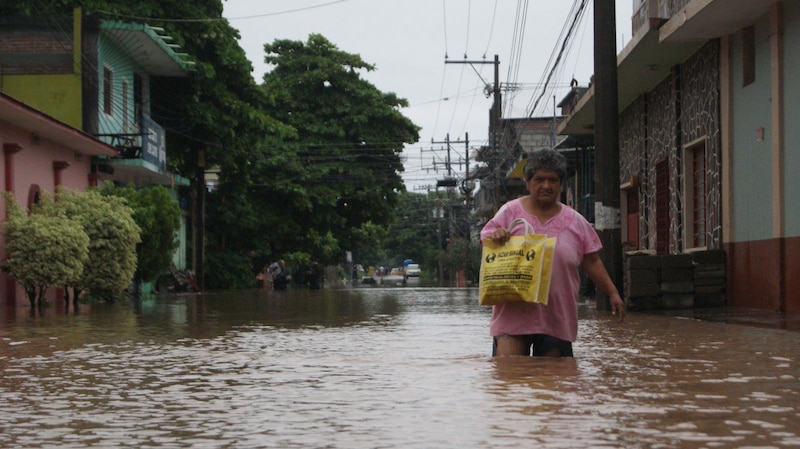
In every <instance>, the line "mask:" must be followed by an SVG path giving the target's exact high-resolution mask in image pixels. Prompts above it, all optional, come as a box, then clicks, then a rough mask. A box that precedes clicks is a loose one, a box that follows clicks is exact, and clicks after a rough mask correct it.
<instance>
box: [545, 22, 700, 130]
mask: <svg viewBox="0 0 800 449" xmlns="http://www.w3.org/2000/svg"><path fill="white" fill-rule="evenodd" d="M704 43H705V41H688V42H675V43H662V42H660V40H659V30H658V29H657V28H655V29H649V30H647V31H646V32H644V33H641V34H639V35H638V37H637V38H636V39H635V40H631V42H630V43H628V45H627V46H625V48H624V49H623V50H622V52H620V53H619V54H618V55H617V101H618V103H619V111H624V110H625V108H627V107H628V106H630V104H631V103H632V102H633V101H634V100H635V99H636V98H638V97H639V96H640V95H643V94H645V93H647V92H650V91H651V90H653V88H655V87H656V86H657V85H658V84H659V83H660V82H661V81H663V80H664V79H665V78H667V77H668V76H669V74H670V71H671V70H672V68H673V67H674V66H675V65H677V64H680V63H682V62H684V61H685V60H686V59H687V58H688V57H689V56H691V55H692V54H694V53H695V52H696V51H697V50H699V49H700V47H701V46H702V45H703V44H704ZM594 89H595V84H593V85H592V86H590V87H589V90H587V91H586V93H585V94H584V95H583V97H581V99H580V100H579V101H578V105H577V106H576V107H575V111H574V112H573V113H572V115H570V116H569V117H567V118H566V119H565V120H563V121H562V122H561V124H560V126H559V127H558V134H559V135H564V134H570V135H588V134H594V115H595V111H594V108H595V104H594Z"/></svg>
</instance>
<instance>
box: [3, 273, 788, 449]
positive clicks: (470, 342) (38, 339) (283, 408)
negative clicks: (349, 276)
mask: <svg viewBox="0 0 800 449" xmlns="http://www.w3.org/2000/svg"><path fill="white" fill-rule="evenodd" d="M476 302H477V292H476V291H475V290H472V289H461V290H456V289H431V288H421V287H420V288H415V287H406V288H385V289H384V288H374V287H372V288H358V289H349V290H346V289H342V290H333V289H328V290H321V291H307V290H295V291H288V292H282V293H276V292H266V291H248V292H221V293H215V294H207V295H200V296H193V295H186V296H169V297H159V298H147V299H144V300H142V301H140V302H135V303H133V304H115V305H94V306H92V307H91V308H90V309H89V308H87V309H86V310H84V309H82V310H81V313H80V314H77V315H70V314H64V313H63V312H56V311H54V312H52V313H46V314H44V315H42V316H36V317H30V316H28V315H27V314H25V313H23V314H21V315H20V314H16V313H15V314H14V318H13V319H10V318H4V320H3V323H4V324H3V327H2V328H0V372H2V378H0V413H1V414H2V416H4V422H3V424H2V427H3V429H2V433H0V447H55V446H58V447H86V446H91V445H95V446H100V447H125V446H134V447H237V448H239V447H276V448H277V447H281V448H300V447H303V448H305V447H331V448H339V447H342V448H361V447H364V448H374V447H412V448H413V447H416V448H452V447H533V446H541V447H548V448H574V447H624V448H627V447H648V448H651V447H655V448H659V447H663V448H666V447H688V448H695V447H696V448H701V447H704V448H705V447H709V448H711V447H748V446H749V447H785V446H797V445H800V437H798V434H797V431H796V429H797V428H800V426H798V424H800V415H798V413H797V411H796V404H797V403H798V399H800V398H798V395H800V382H799V381H798V377H797V372H798V370H797V361H796V355H797V354H798V350H799V349H800V341H798V339H797V338H796V336H797V334H796V333H791V332H787V331H781V330H771V329H758V328H749V327H742V326H730V325H724V324H718V323H707V322H698V321H689V320H680V319H676V318H671V317H665V316H650V315H639V314H633V315H630V316H629V320H628V321H627V322H626V323H624V324H622V325H618V324H617V323H616V322H615V321H614V320H613V318H612V317H611V316H610V315H607V314H602V313H601V314H598V313H597V312H595V311H594V309H593V307H592V306H591V305H587V306H585V307H582V308H581V314H580V335H579V340H578V342H577V343H576V344H575V345H574V349H575V354H576V357H575V358H574V359H551V358H542V359H539V358H536V359H533V358H527V357H505V358H497V359H492V358H491V357H489V354H490V352H491V340H490V338H489V337H488V320H489V310H488V309H487V308H483V307H480V306H477V305H476ZM59 310H60V309H59Z"/></svg>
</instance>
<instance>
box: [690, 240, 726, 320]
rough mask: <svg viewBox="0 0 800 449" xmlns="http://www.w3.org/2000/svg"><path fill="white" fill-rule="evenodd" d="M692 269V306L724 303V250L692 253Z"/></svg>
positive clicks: (720, 304) (709, 305) (716, 305)
mask: <svg viewBox="0 0 800 449" xmlns="http://www.w3.org/2000/svg"><path fill="white" fill-rule="evenodd" d="M692 262H693V265H694V267H693V270H694V306H695V307H720V306H724V305H725V251H723V250H712V251H702V252H697V253H694V254H692Z"/></svg>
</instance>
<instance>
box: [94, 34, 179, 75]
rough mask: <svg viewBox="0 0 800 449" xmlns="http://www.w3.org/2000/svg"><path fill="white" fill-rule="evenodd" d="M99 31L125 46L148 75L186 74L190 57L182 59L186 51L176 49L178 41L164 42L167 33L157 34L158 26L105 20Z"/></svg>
mask: <svg viewBox="0 0 800 449" xmlns="http://www.w3.org/2000/svg"><path fill="white" fill-rule="evenodd" d="M100 30H101V32H102V34H103V35H104V36H105V37H107V38H108V39H109V40H111V41H112V42H114V43H115V44H116V45H117V46H119V47H120V48H122V49H125V50H126V51H127V52H129V54H130V55H131V57H132V58H133V59H134V61H136V63H137V64H139V65H140V66H142V67H143V68H144V70H146V71H147V73H148V74H150V75H155V76H171V77H186V76H188V71H189V66H190V65H191V64H192V62H191V61H187V60H184V57H187V56H188V55H186V54H185V53H176V52H175V50H174V49H176V48H178V45H177V44H174V43H170V42H167V41H168V40H171V38H170V37H169V36H162V35H160V34H158V32H157V31H158V30H160V29H158V28H154V27H151V26H149V25H147V24H141V23H127V22H113V21H107V20H104V21H103V22H102V24H101V25H100Z"/></svg>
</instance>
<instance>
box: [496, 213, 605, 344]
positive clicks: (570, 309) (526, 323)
mask: <svg viewBox="0 0 800 449" xmlns="http://www.w3.org/2000/svg"><path fill="white" fill-rule="evenodd" d="M517 218H524V219H525V220H526V221H527V222H528V223H530V224H531V225H533V228H534V230H535V232H536V233H537V234H546V235H547V236H548V237H556V250H555V255H554V257H553V272H552V278H551V281H550V295H549V296H548V299H547V305H542V304H534V303H528V302H522V301H518V302H508V303H505V304H500V305H496V306H492V320H491V322H490V324H489V333H490V335H492V336H493V337H494V336H498V335H528V334H547V335H551V336H553V337H556V338H560V339H562V340H567V341H575V339H576V338H577V336H578V291H579V288H580V276H579V273H578V268H579V267H580V265H581V262H582V261H583V256H584V255H585V254H591V253H595V252H597V251H600V249H601V248H602V247H603V245H602V244H601V243H600V238H599V237H598V236H597V232H595V230H594V228H592V225H591V224H589V222H588V221H586V219H585V218H583V216H582V215H581V214H579V213H578V212H576V211H575V210H574V209H572V208H570V207H568V206H566V205H563V204H562V205H561V211H560V212H559V213H558V215H556V216H555V217H553V218H551V219H550V220H548V221H547V223H540V222H539V219H537V218H536V216H534V215H531V214H529V213H528V212H527V211H525V208H524V207H523V206H522V203H521V201H520V199H516V200H512V201H509V202H507V203H505V204H504V205H503V206H502V207H500V210H499V211H497V214H495V216H494V218H492V219H491V220H489V222H488V223H486V225H485V226H484V227H483V229H482V230H481V240H482V239H485V238H487V237H489V236H490V235H491V234H492V232H494V230H495V229H498V228H508V225H509V224H510V223H511V222H512V221H514V220H515V219H517ZM524 234H525V227H524V226H517V227H516V228H515V229H514V232H513V235H524Z"/></svg>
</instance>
